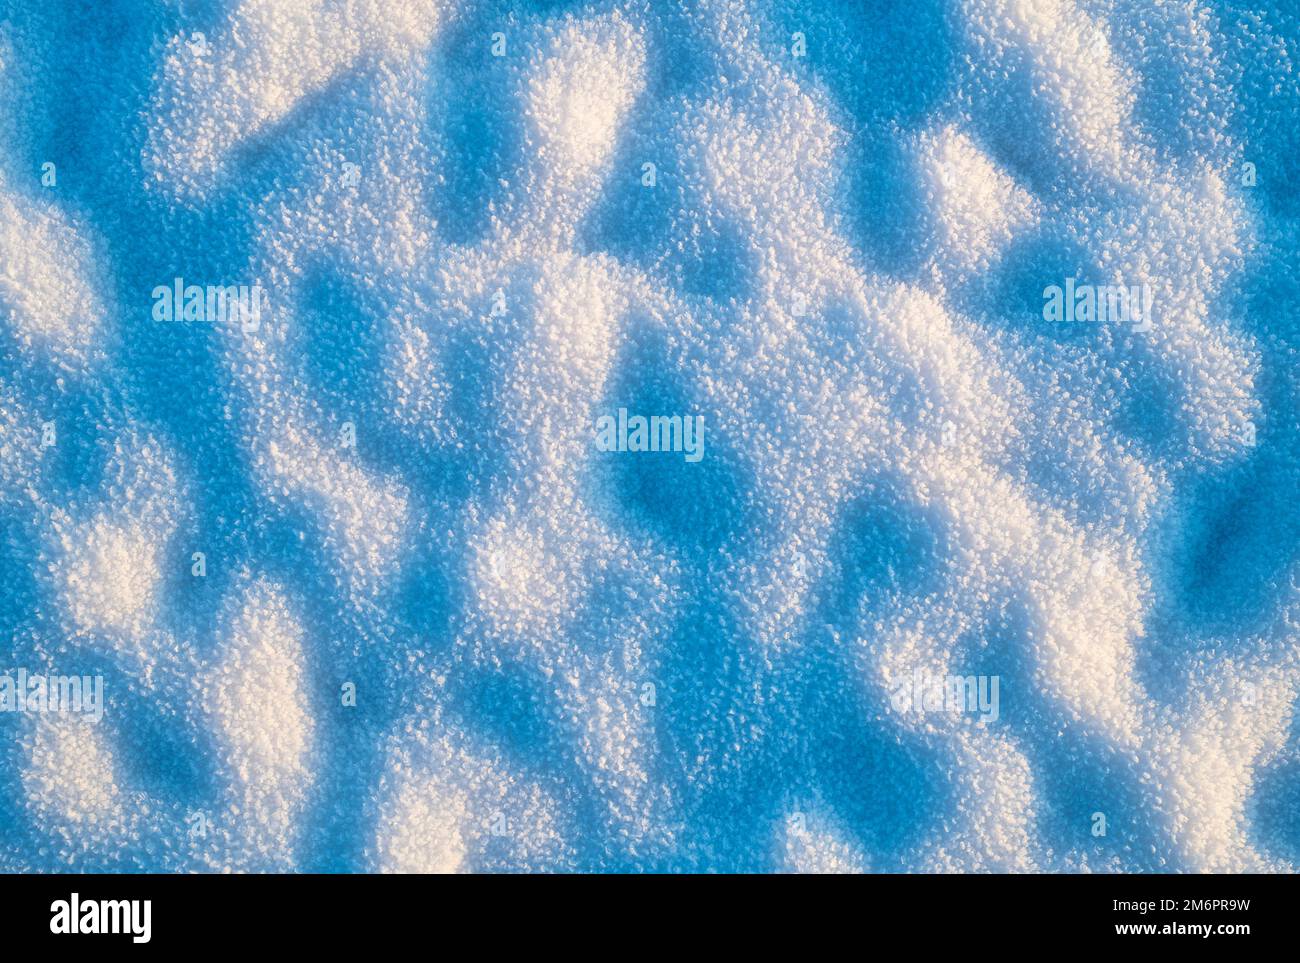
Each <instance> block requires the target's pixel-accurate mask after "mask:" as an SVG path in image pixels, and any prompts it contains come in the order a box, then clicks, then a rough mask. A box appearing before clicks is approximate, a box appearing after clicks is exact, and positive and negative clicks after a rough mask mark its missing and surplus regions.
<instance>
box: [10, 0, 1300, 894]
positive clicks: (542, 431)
mask: <svg viewBox="0 0 1300 963" xmlns="http://www.w3.org/2000/svg"><path fill="white" fill-rule="evenodd" d="M188 6H189V5H178V4H153V5H143V4H141V5H133V6H132V8H131V10H130V12H129V14H124V13H122V12H121V11H120V10H119V11H113V10H109V9H105V10H103V11H100V10H99V9H98V8H96V9H95V10H90V9H89V8H87V7H85V5H80V6H78V5H66V4H57V3H56V4H45V5H32V4H8V5H6V6H5V7H4V8H2V13H3V15H0V531H3V532H4V535H3V538H0V577H3V580H4V586H5V588H4V591H3V592H2V593H0V613H2V614H3V619H4V623H5V625H6V627H7V628H9V631H8V632H7V635H6V637H7V639H8V640H9V646H10V652H9V653H8V658H7V660H6V662H7V664H8V669H9V670H16V669H18V668H20V667H21V668H26V669H27V670H28V671H29V672H32V673H48V674H59V673H68V674H78V675H91V676H103V677H104V680H105V698H106V703H107V705H106V711H105V716H104V719H103V721H102V722H101V723H99V724H98V725H96V724H92V723H90V722H88V721H86V720H83V719H79V718H75V717H69V716H64V715H58V714H46V715H41V716H25V715H23V714H21V713H0V727H7V730H6V731H5V732H3V733H0V736H2V737H4V738H3V739H2V740H0V741H3V742H4V743H5V744H6V745H9V746H12V747H16V748H13V749H11V750H9V751H6V752H4V753H0V793H5V794H7V795H8V800H7V801H0V829H2V830H3V832H0V866H4V867H6V868H29V869H42V870H49V869H92V870H110V871H111V870H123V871H137V870H157V871H171V870H197V871H266V870H277V871H282V870H303V871H356V872H371V871H383V872H474V871H565V870H581V871H631V870H638V871H642V870H644V871H735V870H752V871H768V872H870V871H900V870H919V871H942V872H963V871H1016V872H1026V871H1067V872H1074V871H1091V870H1098V869H1103V870H1108V871H1129V872H1152V871H1169V870H1177V871H1193V872H1231V871H1242V870H1251V871H1294V870H1295V868H1296V865H1297V861H1298V860H1300V822H1297V819H1296V817H1295V814H1294V807H1293V806H1290V805H1289V804H1288V800H1289V799H1292V798H1293V797H1294V795H1295V792H1296V786H1295V780H1296V774H1297V772H1300V766H1297V760H1298V756H1297V753H1298V752H1300V742H1298V741H1297V738H1298V737H1297V735H1296V733H1297V731H1300V730H1297V729H1296V727H1295V725H1294V708H1295V701H1296V696H1297V689H1298V687H1300V637H1298V636H1297V616H1298V609H1297V602H1298V601H1300V598H1298V589H1297V585H1298V582H1297V575H1300V562H1298V560H1297V556H1298V555H1300V552H1298V551H1297V546H1300V516H1298V515H1297V513H1296V512H1295V511H1294V506H1293V501H1294V493H1295V491H1296V489H1297V482H1298V481H1300V421H1298V420H1297V416H1296V412H1297V410H1300V408H1298V407H1297V405H1298V404H1300V390H1297V389H1298V388H1300V385H1298V384H1297V377H1298V375H1297V372H1300V365H1297V364H1296V361H1297V359H1296V342H1297V327H1296V321H1295V318H1296V317H1297V316H1300V311H1298V310H1297V309H1298V308H1300V282H1297V280H1296V278H1297V277H1300V256H1298V255H1297V244H1296V239H1297V236H1298V235H1297V225H1296V220H1295V219H1296V217H1297V214H1300V208H1298V207H1297V205H1296V203H1295V200H1294V198H1295V196H1296V194H1295V186H1294V185H1295V183H1296V177H1297V176H1298V174H1297V168H1296V166H1295V165H1296V162H1295V160H1294V158H1295V157H1296V155H1297V151H1298V150H1300V144H1297V142H1296V139H1295V133H1294V132H1295V130H1296V129H1297V128H1296V119H1297V115H1298V114H1300V85H1297V83H1296V80H1295V72H1296V68H1297V65H1296V63H1295V60H1296V57H1297V52H1298V51H1300V16H1298V15H1297V14H1296V13H1294V12H1289V10H1290V7H1289V6H1288V5H1287V4H1284V3H1277V4H1276V5H1275V6H1274V8H1272V9H1269V7H1268V5H1259V4H1255V5H1252V11H1253V12H1250V13H1246V12H1244V11H1242V10H1241V9H1240V5H1239V4H1237V3H1235V2H1231V0H1195V2H1188V3H1180V4H1166V3H1158V2H1141V3H1123V4H1121V3H1115V2H1112V0H1088V2H1083V0H1079V2H1071V0H1016V2H1004V0H997V2H994V0H946V2H937V0H936V2H934V3H930V2H925V3H918V4H915V5H910V4H908V5H899V7H898V8H899V10H904V11H906V13H905V14H904V13H891V12H889V11H883V10H882V11H880V15H879V17H873V18H868V17H865V16H864V15H863V14H862V13H861V12H860V11H858V10H857V8H856V7H853V6H852V5H848V4H841V3H838V2H834V0H828V2H824V3H820V2H819V3H809V2H803V0H800V2H795V0H714V2H710V3H701V4H680V5H673V4H648V5H647V4H636V3H627V2H619V0H607V2H602V3H597V4H579V3H569V4H560V5H556V4H536V5H530V4H516V5H511V6H512V9H513V12H505V8H497V7H486V8H483V9H479V8H477V7H472V8H467V7H466V5H463V4H455V3H442V2H433V0H418V2H405V3H401V4H390V3H381V2H378V0H330V2H323V0H229V2H224V3H211V4H204V5H200V6H201V7H202V9H201V10H190V9H188ZM534 7H536V9H534ZM11 8H13V9H11ZM796 34H798V35H799V37H800V39H799V41H798V42H796V37H795V35H796ZM37 91H39V92H40V94H39V96H38V95H37V94H36V93H35V92H37ZM47 162H48V163H53V164H54V165H55V170H57V181H56V182H54V183H51V184H46V183H43V181H42V171H43V169H44V168H43V165H45V164H46V163H47ZM1247 164H1251V165H1254V167H1253V168H1250V170H1253V171H1254V177H1253V178H1252V177H1250V176H1248V175H1247V171H1248V168H1247V166H1246V165H1247ZM648 171H650V172H652V173H653V176H652V177H651V176H649V174H647V172H648ZM176 277H184V278H185V279H186V281H187V283H194V284H198V285H222V286H249V287H252V286H254V285H257V286H260V287H261V288H262V289H263V290H264V291H265V292H266V302H265V304H264V307H263V310H262V312H261V317H260V323H259V324H258V325H256V326H252V327H250V326H248V325H241V324H239V323H237V322H232V321H229V320H226V319H218V320H211V321H200V322H173V323H159V322H156V321H154V320H153V318H152V315H151V307H152V301H151V292H152V290H153V289H154V288H155V287H156V286H157V285H159V284H170V283H171V280H172V279H173V278H176ZM1069 278H1075V279H1077V281H1078V282H1079V283H1080V284H1090V285H1124V286H1142V285H1146V286H1148V288H1149V290H1150V291H1151V293H1152V299H1153V301H1152V303H1153V310H1152V313H1151V317H1150V318H1149V319H1144V321H1149V322H1150V323H1149V324H1145V323H1144V324H1133V323H1123V322H1116V321H1113V320H1112V321H1107V322H1104V323H1101V322H1074V321H1049V320H1046V319H1045V317H1044V315H1043V313H1042V307H1043V303H1044V302H1043V297H1044V289H1046V288H1048V287H1050V286H1052V285H1064V283H1065V282H1066V280H1067V279H1069ZM620 409H625V410H626V411H627V412H629V413H632V414H638V415H643V416H646V417H650V416H655V415H659V416H682V417H686V416H694V417H699V418H702V419H703V421H702V423H703V424H704V425H705V426H706V427H705V432H706V435H707V439H706V440H705V444H704V447H703V451H704V456H703V458H702V459H700V460H699V461H698V462H692V461H689V460H687V459H684V458H683V457H682V455H681V453H680V452H677V453H671V452H666V453H660V452H634V451H624V452H619V451H602V450H600V448H599V447H598V446H597V444H596V429H595V426H596V423H597V420H598V419H600V418H601V417H602V416H610V415H612V414H614V413H615V412H618V411H619V410H620ZM47 427H52V428H53V429H54V431H53V434H51V433H50V432H49V431H48V430H47ZM195 553H202V556H203V558H204V560H205V561H204V566H203V568H202V570H201V571H200V570H196V568H195V563H194V558H195ZM0 671H6V666H0ZM918 672H919V673H923V674H925V675H927V676H935V677H948V676H958V677H986V676H991V677H997V678H998V679H999V681H1000V687H999V689H998V691H999V693H1000V702H1001V704H1000V706H999V711H998V713H997V718H996V720H992V721H990V722H989V723H988V724H987V725H983V724H980V722H979V721H978V720H977V719H976V718H975V717H973V716H971V715H970V714H963V713H960V712H957V713H953V712H924V711H923V712H915V713H899V712H896V711H893V709H892V708H891V695H892V694H893V693H895V692H896V691H897V689H898V687H899V686H900V685H902V684H905V683H906V682H907V680H910V679H912V678H914V677H915V676H916V674H917V673H918ZM350 692H351V693H354V694H355V698H350V697H349V695H348V694H349V693H350ZM1097 814H1103V815H1104V816H1105V825H1106V827H1107V828H1106V832H1105V834H1104V835H1100V834H1097V833H1096V832H1095V830H1096V826H1097V825H1098V823H1097V820H1096V818H1095V816H1096V815H1097ZM196 826H198V827H200V828H201V829H202V831H198V830H196V828H195V827H196Z"/></svg>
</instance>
